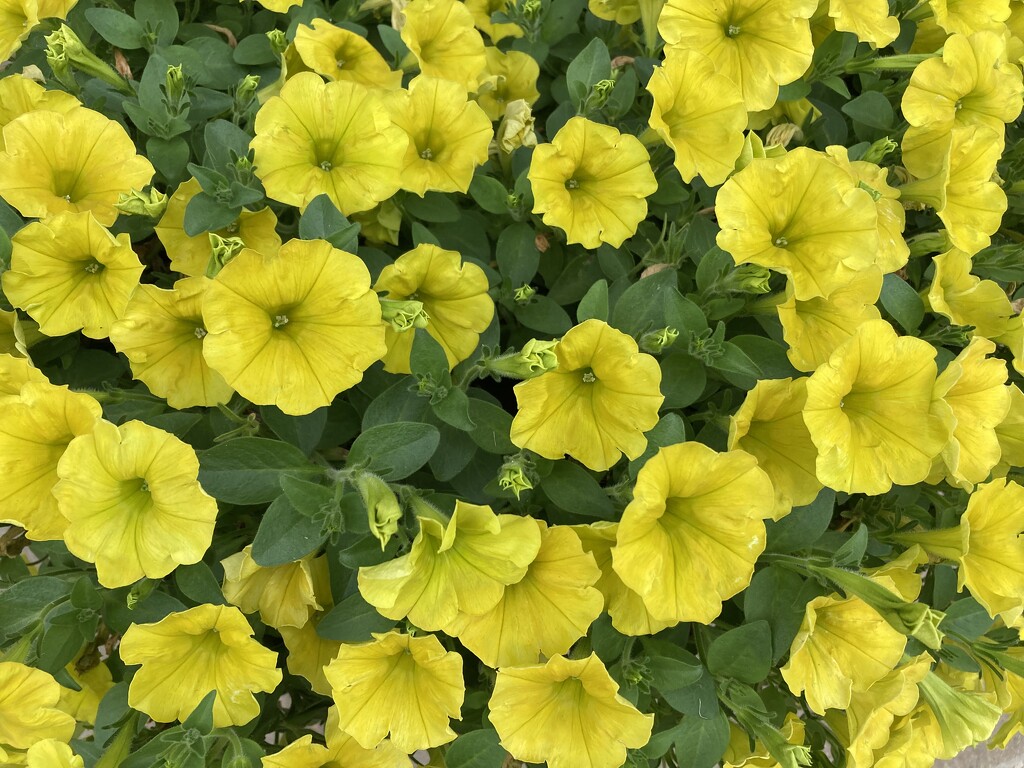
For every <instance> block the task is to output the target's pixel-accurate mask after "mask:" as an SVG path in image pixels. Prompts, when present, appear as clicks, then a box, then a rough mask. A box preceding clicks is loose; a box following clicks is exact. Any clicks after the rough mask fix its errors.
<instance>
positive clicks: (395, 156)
mask: <svg viewBox="0 0 1024 768" xmlns="http://www.w3.org/2000/svg"><path fill="white" fill-rule="evenodd" d="M384 93H386V92H385V91H380V90H377V89H370V88H367V87H366V86H363V85H359V84H358V83H354V82H351V81H349V80H335V81H333V82H330V83H325V82H324V81H323V79H322V78H321V77H320V76H319V75H317V74H314V73H312V72H300V73H299V74H297V75H295V76H294V77H291V78H289V80H288V81H287V82H286V83H285V84H284V86H283V87H282V88H281V93H280V95H279V96H275V97H273V98H271V99H270V100H269V101H268V102H267V103H266V104H264V105H263V106H262V107H261V108H260V111H259V112H258V113H257V114H256V123H255V129H256V137H255V138H254V139H253V140H252V145H251V146H252V148H253V150H254V152H255V153H256V175H257V176H259V178H260V180H261V181H262V182H263V186H264V187H266V190H267V195H268V196H269V197H270V198H272V199H273V200H277V201H279V202H282V203H288V204H289V205H295V206H298V207H299V208H300V209H302V210H305V208H306V206H307V205H309V203H310V201H312V200H313V198H315V197H317V196H319V195H327V196H328V197H330V198H331V202H333V203H334V205H335V206H336V207H337V208H339V209H340V210H341V212H342V213H344V214H345V215H348V214H350V213H356V212H358V211H366V210H369V209H370V208H373V206H375V205H376V204H377V203H379V202H380V201H381V200H386V199H388V198H389V197H391V196H392V195H393V194H395V192H397V191H398V188H399V186H400V184H401V179H400V174H401V169H402V158H403V156H404V154H405V148H406V145H407V141H408V140H407V139H406V137H405V134H404V133H403V131H402V130H401V129H400V128H398V127H396V126H395V125H393V124H392V122H391V117H390V116H389V115H388V111H387V109H386V108H385V106H384V100H383V99H384V96H383V94H384Z"/></svg>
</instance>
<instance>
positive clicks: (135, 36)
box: [85, 8, 145, 51]
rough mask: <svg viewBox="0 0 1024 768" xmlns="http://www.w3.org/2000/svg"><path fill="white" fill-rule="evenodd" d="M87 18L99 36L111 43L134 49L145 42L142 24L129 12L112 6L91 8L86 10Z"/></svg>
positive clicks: (125, 48) (128, 49) (119, 46)
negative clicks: (123, 11)
mask: <svg viewBox="0 0 1024 768" xmlns="http://www.w3.org/2000/svg"><path fill="white" fill-rule="evenodd" d="M85 18H86V20H87V21H88V22H89V23H90V24H92V26H93V29H95V30H96V31H97V32H98V33H99V36H100V37H102V38H103V39H104V40H106V41H107V42H108V43H110V44H111V45H115V46H117V47H118V48H123V49H124V50H126V51H133V50H135V49H136V48H142V47H143V45H144V44H145V32H144V31H143V29H142V25H141V24H139V22H137V21H136V20H135V19H133V18H132V17H131V16H129V15H128V14H127V13H122V12H121V11H115V10H114V9H112V8H89V9H88V10H86V12H85Z"/></svg>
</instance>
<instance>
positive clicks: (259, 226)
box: [154, 179, 281, 277]
mask: <svg viewBox="0 0 1024 768" xmlns="http://www.w3.org/2000/svg"><path fill="white" fill-rule="evenodd" d="M201 190H202V187H200V186H199V182H198V181H196V180H195V179H189V180H188V181H185V182H182V183H181V184H179V185H178V188H177V189H176V190H175V191H174V194H173V195H171V196H170V198H168V200H167V208H166V209H165V210H164V214H163V216H161V217H160V221H159V222H158V223H157V225H156V227H154V230H155V231H156V236H157V237H158V238H159V239H160V242H161V243H163V246H164V249H165V250H166V251H167V256H168V258H170V260H171V269H173V270H174V271H175V272H181V274H183V275H188V276H190V277H203V276H205V275H206V268H207V266H208V265H209V262H210V256H211V255H212V250H211V246H210V233H208V232H203V233H202V234H199V235H196V236H194V237H192V236H189V235H187V234H185V229H184V224H185V209H186V208H187V207H188V204H189V202H190V201H191V200H192V198H193V197H195V196H196V195H198V194H199V192H200V191H201ZM276 227H277V216H275V215H274V212H273V211H272V210H270V208H263V209H261V210H258V211H242V213H241V215H239V217H238V221H236V222H235V223H233V224H230V225H229V226H227V227H224V228H223V229H218V230H215V231H214V232H213V234H215V235H218V236H220V237H237V238H238V239H239V240H241V241H242V242H243V243H244V244H245V247H246V248H252V249H253V250H255V251H259V252H260V253H274V252H275V251H277V249H278V248H280V247H281V237H280V235H278V234H277V229H276Z"/></svg>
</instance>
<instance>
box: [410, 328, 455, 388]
mask: <svg viewBox="0 0 1024 768" xmlns="http://www.w3.org/2000/svg"><path fill="white" fill-rule="evenodd" d="M414 333H415V336H414V337H413V340H412V351H411V352H410V354H409V367H410V368H411V369H412V372H413V373H414V374H415V375H417V376H429V377H431V378H432V379H433V380H434V382H435V383H436V384H441V385H444V386H450V385H451V380H452V379H451V374H450V373H449V371H448V356H447V355H446V354H445V353H444V349H443V348H442V347H441V345H440V344H439V343H438V342H437V339H435V338H434V337H433V336H431V335H430V334H429V333H428V332H427V330H426V329H425V328H417V329H415V331H414Z"/></svg>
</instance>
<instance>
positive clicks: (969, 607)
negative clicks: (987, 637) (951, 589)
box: [939, 597, 992, 640]
mask: <svg viewBox="0 0 1024 768" xmlns="http://www.w3.org/2000/svg"><path fill="white" fill-rule="evenodd" d="M945 614H946V616H945V618H944V619H943V620H942V622H941V623H940V624H939V629H941V630H942V631H943V632H957V633H958V634H961V635H963V636H964V637H966V638H967V639H968V640H975V639H977V638H979V637H981V636H982V635H983V634H985V633H986V632H988V630H989V629H990V628H991V627H992V617H991V616H989V615H988V611H986V610H985V607H984V606H983V605H981V603H979V602H978V601H977V600H975V599H974V598H973V597H964V598H961V599H960V600H956V601H955V602H952V603H950V604H949V607H947V608H946V610H945Z"/></svg>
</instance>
